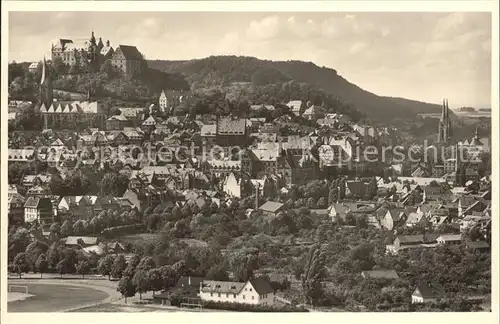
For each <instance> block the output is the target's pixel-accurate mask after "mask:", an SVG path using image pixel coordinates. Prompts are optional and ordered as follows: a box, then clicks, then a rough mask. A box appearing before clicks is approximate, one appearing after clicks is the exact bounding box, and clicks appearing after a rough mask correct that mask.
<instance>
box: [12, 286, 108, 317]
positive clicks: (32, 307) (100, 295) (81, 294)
mask: <svg viewBox="0 0 500 324" xmlns="http://www.w3.org/2000/svg"><path fill="white" fill-rule="evenodd" d="M24 286H28V293H29V294H32V295H35V296H33V297H31V298H29V299H26V300H21V301H13V302H10V303H8V304H7V311H8V312H60V311H64V310H66V309H70V308H73V307H79V306H85V305H89V304H92V303H96V302H99V301H101V300H104V299H106V298H107V297H108V294H107V293H105V292H103V291H100V290H96V289H93V288H90V287H76V286H67V285H52V284H51V285H45V284H31V283H30V284H24Z"/></svg>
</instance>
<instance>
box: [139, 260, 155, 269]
mask: <svg viewBox="0 0 500 324" xmlns="http://www.w3.org/2000/svg"><path fill="white" fill-rule="evenodd" d="M155 267H156V263H155V261H154V260H153V258H152V257H144V258H142V259H141V261H140V262H139V264H137V269H136V270H137V271H138V270H144V271H149V270H151V269H153V268H155Z"/></svg>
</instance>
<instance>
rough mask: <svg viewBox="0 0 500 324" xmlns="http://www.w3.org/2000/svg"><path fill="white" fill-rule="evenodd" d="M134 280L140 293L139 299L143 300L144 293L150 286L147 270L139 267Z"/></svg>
mask: <svg viewBox="0 0 500 324" xmlns="http://www.w3.org/2000/svg"><path fill="white" fill-rule="evenodd" d="M132 280H133V282H134V285H135V286H136V289H137V292H138V293H139V299H140V300H142V294H143V293H145V292H147V291H148V290H149V287H150V283H149V277H148V273H147V270H142V269H138V270H137V271H136V272H135V275H134V278H133V279H132Z"/></svg>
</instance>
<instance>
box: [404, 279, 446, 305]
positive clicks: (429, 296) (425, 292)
mask: <svg viewBox="0 0 500 324" xmlns="http://www.w3.org/2000/svg"><path fill="white" fill-rule="evenodd" d="M445 298H446V295H445V292H444V289H443V287H442V286H441V285H438V284H435V283H419V284H418V285H417V287H416V288H415V290H414V291H413V293H412V294H411V303H412V304H422V303H434V302H437V301H440V300H443V299H445Z"/></svg>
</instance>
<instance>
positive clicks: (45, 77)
mask: <svg viewBox="0 0 500 324" xmlns="http://www.w3.org/2000/svg"><path fill="white" fill-rule="evenodd" d="M53 101H54V100H53V93H52V80H51V78H50V71H49V70H48V66H47V60H46V59H45V56H44V57H43V65H42V76H41V78H40V104H45V107H47V108H48V107H50V105H52V102H53Z"/></svg>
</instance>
